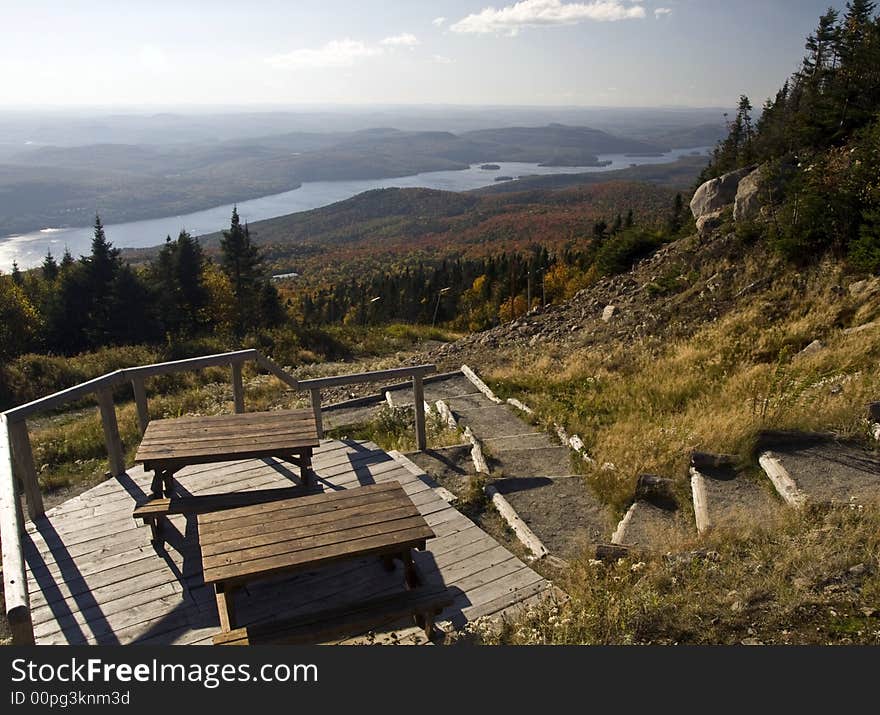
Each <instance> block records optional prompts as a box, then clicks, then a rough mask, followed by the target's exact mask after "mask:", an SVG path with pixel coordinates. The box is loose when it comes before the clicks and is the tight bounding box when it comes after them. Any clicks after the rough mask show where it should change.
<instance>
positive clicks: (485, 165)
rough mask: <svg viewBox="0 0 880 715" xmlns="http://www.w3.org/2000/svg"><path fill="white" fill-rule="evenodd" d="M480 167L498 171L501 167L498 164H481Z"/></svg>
mask: <svg viewBox="0 0 880 715" xmlns="http://www.w3.org/2000/svg"><path fill="white" fill-rule="evenodd" d="M480 168H481V169H485V170H486V171H498V169H500V168H501V167H500V166H498V164H483V165H482V166H481V167H480Z"/></svg>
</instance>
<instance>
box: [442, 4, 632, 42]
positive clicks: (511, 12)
mask: <svg viewBox="0 0 880 715" xmlns="http://www.w3.org/2000/svg"><path fill="white" fill-rule="evenodd" d="M643 17H645V8H644V7H643V6H641V5H637V4H635V5H634V4H629V3H625V2H622V0H593V2H586V3H584V2H561V0H520V1H519V2H517V3H515V4H513V5H507V6H505V7H502V8H501V9H500V10H499V9H496V8H494V7H492V6H490V7H487V8H485V9H483V10H481V11H480V12H478V13H473V14H471V15H468V16H467V17H464V18H462V19H461V20H459V21H458V22H456V23H455V24H454V25H452V26H451V28H450V29H452V31H453V32H462V33H479V34H488V33H499V34H506V35H516V34H517V33H518V32H519V31H520V30H521V29H523V28H524V27H541V26H547V25H574V24H577V23H579V22H585V21H588V20H591V21H594V22H613V21H616V20H635V19H641V18H643Z"/></svg>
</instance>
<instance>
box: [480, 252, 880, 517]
mask: <svg viewBox="0 0 880 715" xmlns="http://www.w3.org/2000/svg"><path fill="white" fill-rule="evenodd" d="M824 268H825V269H819V270H816V271H815V272H813V273H812V274H811V275H810V276H795V277H794V278H792V279H789V280H787V281H781V282H780V283H779V284H776V285H774V286H773V287H772V288H770V289H768V290H766V291H764V292H763V293H761V294H759V295H757V296H752V297H750V298H749V299H748V300H747V301H744V302H743V303H742V304H741V305H740V306H739V307H738V308H736V309H734V310H733V311H730V312H728V313H727V314H726V315H725V316H724V317H722V318H720V319H719V320H718V321H717V322H709V323H707V324H706V325H704V326H703V327H702V328H701V329H699V330H698V331H697V332H696V333H694V334H693V335H691V336H690V337H688V338H686V339H681V340H676V341H673V342H668V343H662V342H659V341H644V342H643V343H641V344H635V345H631V344H630V345H626V346H616V347H611V348H603V349H596V348H592V349H587V350H581V351H579V352H576V353H574V354H571V355H569V356H568V357H567V358H563V359H562V360H561V361H560V360H559V358H558V357H557V356H555V355H554V356H547V355H545V356H543V357H538V358H537V359H529V358H524V359H520V360H519V361H518V362H514V363H512V364H510V365H509V366H506V367H501V368H496V369H495V370H494V371H493V372H492V373H491V374H490V375H489V376H488V377H489V381H490V382H491V383H492V385H493V387H494V388H496V389H497V391H498V392H499V393H500V394H503V395H505V396H508V395H515V396H517V397H519V398H521V399H523V400H524V401H526V402H527V403H528V404H530V406H532V407H533V408H535V409H536V412H537V413H538V415H539V418H540V419H541V420H542V421H544V422H546V423H550V422H554V421H555V422H558V423H559V424H563V425H565V427H566V428H567V429H568V430H569V431H570V432H572V433H577V434H578V435H579V436H580V437H581V438H582V439H583V440H584V442H585V443H586V445H587V448H588V450H589V452H590V453H591V454H592V456H593V457H594V458H595V459H596V461H597V463H598V464H599V465H602V464H606V463H610V464H613V465H614V469H613V470H611V469H605V470H601V469H597V470H595V471H593V472H592V473H589V477H590V479H591V480H592V482H593V484H594V486H595V487H596V488H597V490H598V491H599V493H600V495H601V496H602V497H603V498H604V499H605V500H607V501H608V502H609V503H611V504H613V505H614V506H615V507H616V508H618V509H622V508H623V507H624V506H625V505H626V503H627V502H628V501H629V499H630V498H631V496H632V493H633V486H634V483H635V479H636V478H637V476H638V475H639V474H641V473H645V472H649V473H656V474H661V475H665V476H677V477H680V478H681V479H682V480H683V478H684V476H685V474H686V464H687V459H688V456H689V454H690V452H691V451H693V450H703V451H713V452H730V453H739V454H741V455H742V456H743V457H744V458H748V457H750V456H751V454H750V453H751V450H752V447H753V444H754V440H755V437H756V435H757V434H758V433H759V432H760V431H761V430H766V429H798V430H808V431H809V430H822V431H828V430H830V431H833V432H836V433H838V434H839V435H841V436H846V437H861V436H866V435H867V423H866V421H865V405H866V403H868V402H870V401H871V400H874V399H877V398H878V396H880V326H878V327H874V328H869V329H867V330H864V331H861V332H858V333H853V334H849V335H846V334H844V333H843V331H842V330H841V329H840V326H841V325H861V324H865V323H867V322H869V321H871V320H875V319H877V317H878V316H880V297H878V296H874V297H873V298H868V299H864V300H857V299H854V298H852V297H851V296H849V294H848V293H847V292H846V291H843V290H842V289H840V288H839V285H840V282H841V280H842V277H841V276H840V275H839V274H838V273H837V272H836V271H834V270H829V269H827V267H824ZM756 270H757V269H756ZM815 339H819V340H821V341H822V343H823V348H822V349H820V350H818V351H816V352H815V353H812V354H805V355H799V354H798V353H799V352H800V350H801V349H802V348H803V347H804V346H806V345H807V344H809V343H810V342H812V341H813V340H815ZM560 362H561V365H560Z"/></svg>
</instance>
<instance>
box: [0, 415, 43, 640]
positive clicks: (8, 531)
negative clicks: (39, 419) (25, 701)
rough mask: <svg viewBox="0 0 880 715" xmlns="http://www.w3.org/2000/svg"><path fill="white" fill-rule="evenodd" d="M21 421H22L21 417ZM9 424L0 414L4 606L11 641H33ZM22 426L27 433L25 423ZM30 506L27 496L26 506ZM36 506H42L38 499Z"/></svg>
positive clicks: (0, 509) (0, 529)
mask: <svg viewBox="0 0 880 715" xmlns="http://www.w3.org/2000/svg"><path fill="white" fill-rule="evenodd" d="M21 424H24V421H23V420H21ZM10 427H11V425H10V424H9V423H8V422H7V419H6V416H5V415H0V542H2V544H3V555H2V560H3V569H2V571H3V576H2V578H3V593H4V601H5V608H4V610H5V611H6V620H7V622H8V623H9V630H10V631H11V632H12V644H13V645H33V644H34V624H33V619H32V618H31V605H30V598H29V597H28V580H27V569H26V566H25V560H24V554H23V552H22V547H21V535H22V532H24V530H25V526H24V519H23V518H22V515H21V499H19V496H18V489H17V488H16V478H15V476H14V474H13V471H14V467H13V459H14V458H13V455H12V454H11V453H10V452H11V450H10V447H11V446H12V436H11V434H10V433H9V428H10ZM24 429H25V436H27V427H26V426H25V428H24ZM31 506H32V505H31V502H30V499H28V507H31ZM40 509H41V510H42V501H40Z"/></svg>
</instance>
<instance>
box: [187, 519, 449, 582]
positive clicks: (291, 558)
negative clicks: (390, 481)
mask: <svg viewBox="0 0 880 715" xmlns="http://www.w3.org/2000/svg"><path fill="white" fill-rule="evenodd" d="M433 536H434V532H433V531H432V530H431V528H430V527H428V526H415V527H412V528H409V529H407V530H404V531H396V532H392V533H384V534H376V535H372V536H365V537H362V538H360V539H355V540H353V541H345V542H342V543H339V544H331V545H324V546H316V547H314V548H311V549H305V550H302V551H294V552H289V553H285V554H283V555H280V556H267V557H264V558H261V559H255V560H253V561H248V562H246V564H230V565H225V566H218V567H215V568H208V567H206V568H205V570H204V573H203V577H204V581H205V583H215V582H217V581H243V582H247V581H252V580H255V579H258V578H264V577H267V576H272V575H274V574H278V573H283V572H285V571H292V570H297V569H303V568H315V567H318V566H324V565H327V564H330V563H332V562H334V561H339V560H341V559H350V558H356V557H361V556H370V555H372V554H380V553H391V552H393V551H396V550H403V549H406V548H413V547H415V546H417V545H418V544H421V543H422V542H424V541H426V540H427V539H430V538H433Z"/></svg>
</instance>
